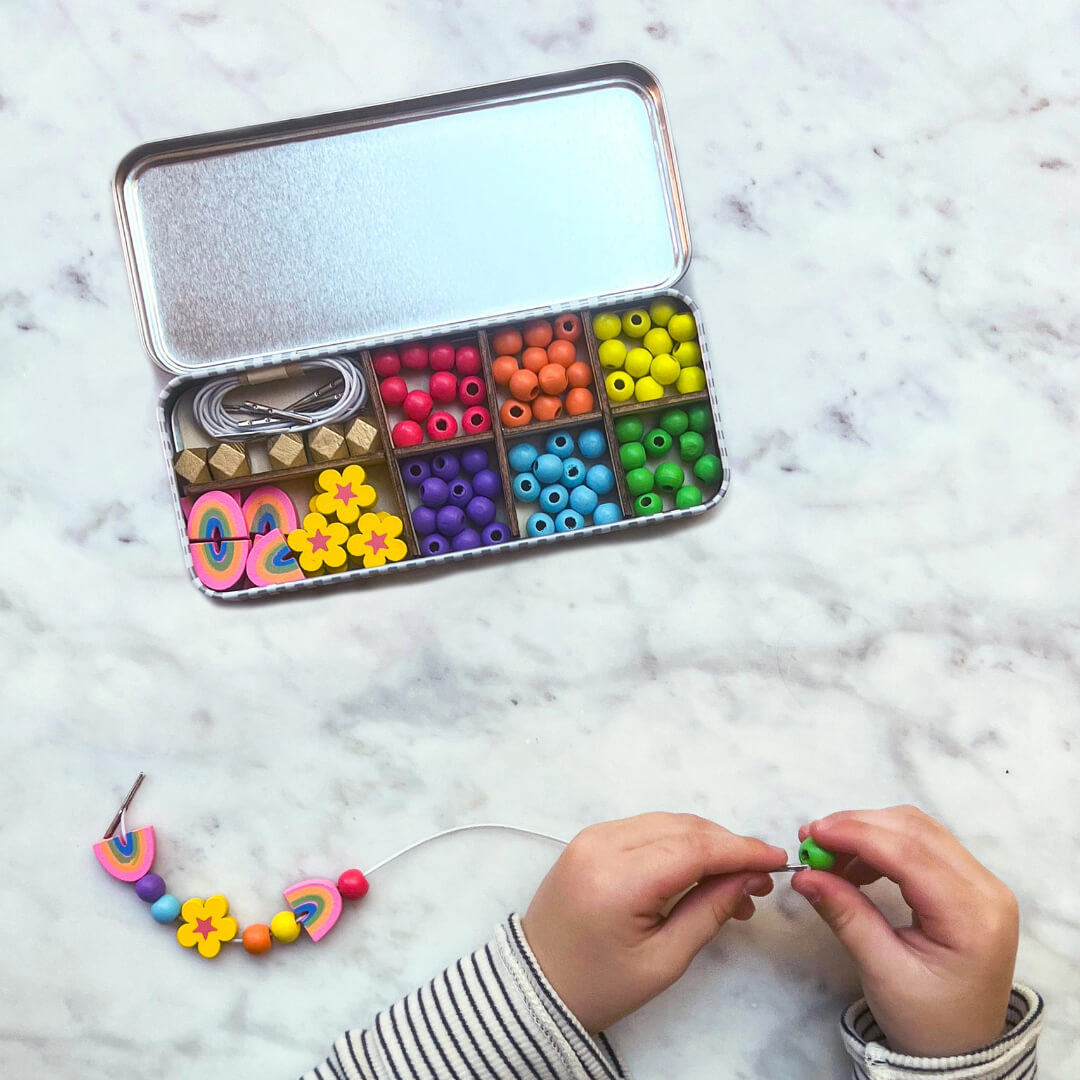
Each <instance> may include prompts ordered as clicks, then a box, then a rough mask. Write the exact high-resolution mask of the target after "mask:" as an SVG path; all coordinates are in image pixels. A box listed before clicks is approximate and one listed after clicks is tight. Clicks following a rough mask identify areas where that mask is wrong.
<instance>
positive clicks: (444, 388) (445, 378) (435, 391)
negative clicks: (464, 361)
mask: <svg viewBox="0 0 1080 1080" xmlns="http://www.w3.org/2000/svg"><path fill="white" fill-rule="evenodd" d="M431 351H432V354H433V355H434V352H435V350H434V349H432V350H431ZM428 390H430V391H431V396H432V398H433V399H434V400H435V401H437V402H439V403H440V404H441V405H447V404H449V403H450V402H451V401H453V400H454V398H456V397H457V376H456V375H455V374H454V373H453V372H452V371H436V372H435V373H434V374H433V375H432V376H431V378H430V379H429V380H428Z"/></svg>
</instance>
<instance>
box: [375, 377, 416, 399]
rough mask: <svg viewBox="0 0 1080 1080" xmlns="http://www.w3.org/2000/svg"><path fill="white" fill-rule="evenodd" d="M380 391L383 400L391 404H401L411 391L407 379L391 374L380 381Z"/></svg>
mask: <svg viewBox="0 0 1080 1080" xmlns="http://www.w3.org/2000/svg"><path fill="white" fill-rule="evenodd" d="M379 393H380V394H382V399H383V401H384V402H385V403H386V404H387V405H390V406H396V405H400V404H401V403H402V402H403V401H404V400H405V398H406V396H407V395H408V393H409V388H408V387H407V386H406V385H405V380H404V379H403V378H402V377H401V376H400V375H391V376H390V378H389V379H383V381H382V382H381V383H379Z"/></svg>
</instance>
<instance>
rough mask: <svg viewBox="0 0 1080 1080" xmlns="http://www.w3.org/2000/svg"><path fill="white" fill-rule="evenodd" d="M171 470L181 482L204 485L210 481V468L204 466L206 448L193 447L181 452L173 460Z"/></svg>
mask: <svg viewBox="0 0 1080 1080" xmlns="http://www.w3.org/2000/svg"><path fill="white" fill-rule="evenodd" d="M173 469H175V470H176V475H177V476H179V477H180V479H181V480H184V481H186V482H187V483H189V484H205V483H206V481H207V480H209V479H210V467H209V466H208V465H207V464H206V447H204V446H194V447H191V449H184V450H181V451H180V453H179V454H177V455H176V457H175V458H174V459H173Z"/></svg>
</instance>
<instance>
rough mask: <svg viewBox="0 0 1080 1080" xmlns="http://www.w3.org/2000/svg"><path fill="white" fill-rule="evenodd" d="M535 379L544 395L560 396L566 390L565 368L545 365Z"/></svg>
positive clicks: (556, 365) (559, 365) (558, 365)
mask: <svg viewBox="0 0 1080 1080" xmlns="http://www.w3.org/2000/svg"><path fill="white" fill-rule="evenodd" d="M536 378H537V380H538V381H539V383H540V389H541V390H543V391H544V393H545V394H561V393H562V392H563V391H564V390H565V389H566V368H564V367H563V366H562V365H561V364H546V365H545V366H544V367H542V368H541V369H540V374H539V375H537V377H536Z"/></svg>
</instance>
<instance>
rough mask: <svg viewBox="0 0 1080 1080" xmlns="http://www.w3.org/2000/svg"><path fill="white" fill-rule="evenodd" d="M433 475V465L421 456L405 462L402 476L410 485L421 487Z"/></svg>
mask: <svg viewBox="0 0 1080 1080" xmlns="http://www.w3.org/2000/svg"><path fill="white" fill-rule="evenodd" d="M430 475H431V466H430V465H429V464H428V463H427V462H426V461H423V460H422V459H421V458H412V459H411V460H410V461H407V462H405V465H404V467H403V468H402V470H401V478H402V479H403V480H404V481H405V484H406V485H407V486H408V487H419V485H420V484H422V483H423V482H424V481H425V480H426V479H427V478H428V477H429V476H430Z"/></svg>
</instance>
